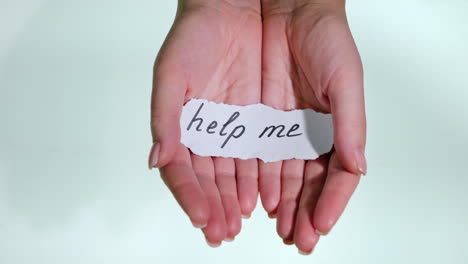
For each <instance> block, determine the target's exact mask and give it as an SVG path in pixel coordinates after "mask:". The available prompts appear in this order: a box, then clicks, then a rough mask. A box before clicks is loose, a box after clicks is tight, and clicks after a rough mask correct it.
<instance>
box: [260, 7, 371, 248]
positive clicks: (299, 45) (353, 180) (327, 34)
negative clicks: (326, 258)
mask: <svg viewBox="0 0 468 264" xmlns="http://www.w3.org/2000/svg"><path fill="white" fill-rule="evenodd" d="M262 16H263V56H262V59H263V62H262V65H263V68H262V103H264V104H267V105H270V106H272V107H274V108H277V109H282V110H292V109H303V108H312V109H315V110H316V111H319V112H323V113H332V114H333V121H334V128H335V138H334V141H335V146H334V149H333V150H332V151H331V152H330V153H329V154H327V155H324V156H322V157H320V158H319V159H318V160H310V161H303V160H287V161H283V162H275V163H266V164H265V163H262V162H260V164H259V187H260V196H261V198H262V204H263V206H264V208H265V210H266V211H267V212H268V213H269V215H270V216H277V232H278V234H279V236H280V237H281V238H283V240H284V241H285V243H286V244H292V243H295V244H296V246H297V247H298V249H299V250H300V251H301V252H302V253H306V254H307V253H310V252H312V250H313V249H314V247H315V245H316V243H317V241H318V239H319V236H320V234H326V233H328V232H329V231H330V230H331V228H332V227H333V225H334V224H335V223H336V221H337V220H338V218H339V217H340V215H341V214H342V212H343V210H344V208H345V206H346V204H347V202H348V200H349V199H350V197H351V195H352V193H353V191H354V190H355V188H356V186H357V184H358V182H359V179H360V175H361V174H363V173H365V170H366V164H365V159H364V156H363V152H364V146H365V134H366V133H365V131H366V121H365V114H364V96H363V78H362V75H363V74H362V64H361V60H360V57H359V54H358V51H357V49H356V46H355V44H354V41H353V38H352V36H351V33H350V30H349V27H348V24H347V21H346V15H345V10H344V1H263V2H262Z"/></svg>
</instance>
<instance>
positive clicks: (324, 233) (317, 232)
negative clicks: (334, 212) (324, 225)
mask: <svg viewBox="0 0 468 264" xmlns="http://www.w3.org/2000/svg"><path fill="white" fill-rule="evenodd" d="M315 233H316V234H317V235H321V236H326V235H328V232H322V231H320V230H318V229H315Z"/></svg>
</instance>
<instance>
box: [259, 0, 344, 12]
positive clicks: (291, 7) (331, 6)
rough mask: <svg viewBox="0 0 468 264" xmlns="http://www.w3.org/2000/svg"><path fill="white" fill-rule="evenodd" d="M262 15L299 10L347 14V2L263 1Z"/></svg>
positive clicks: (340, 0) (307, 0) (315, 0)
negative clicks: (306, 9) (331, 11)
mask: <svg viewBox="0 0 468 264" xmlns="http://www.w3.org/2000/svg"><path fill="white" fill-rule="evenodd" d="M261 2H262V14H269V13H277V12H281V13H282V12H287V13H290V12H294V11H296V10H299V9H304V8H308V9H314V10H328V11H330V10H333V11H336V12H340V13H341V12H342V13H344V12H345V0H261Z"/></svg>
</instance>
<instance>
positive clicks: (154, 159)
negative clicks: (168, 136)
mask: <svg viewBox="0 0 468 264" xmlns="http://www.w3.org/2000/svg"><path fill="white" fill-rule="evenodd" d="M160 148H161V145H160V144H159V142H157V141H155V142H154V143H153V147H151V151H150V155H149V159H148V166H149V169H150V170H151V169H152V168H157V167H156V165H157V164H158V159H159V150H160Z"/></svg>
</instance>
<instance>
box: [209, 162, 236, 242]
mask: <svg viewBox="0 0 468 264" xmlns="http://www.w3.org/2000/svg"><path fill="white" fill-rule="evenodd" d="M213 161H214V166H215V178H216V185H217V186H218V190H219V193H220V194H221V201H222V202H223V207H224V215H225V216H226V225H227V231H226V239H227V240H228V241H230V240H233V239H234V237H235V236H236V235H237V234H239V232H240V229H241V210H240V205H239V199H238V198H237V186H236V176H235V173H236V171H235V170H236V167H235V164H234V159H227V158H213Z"/></svg>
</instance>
